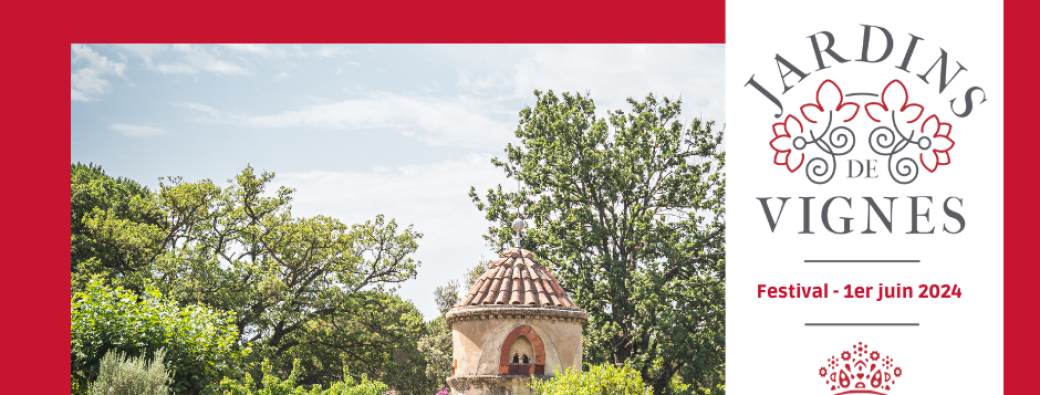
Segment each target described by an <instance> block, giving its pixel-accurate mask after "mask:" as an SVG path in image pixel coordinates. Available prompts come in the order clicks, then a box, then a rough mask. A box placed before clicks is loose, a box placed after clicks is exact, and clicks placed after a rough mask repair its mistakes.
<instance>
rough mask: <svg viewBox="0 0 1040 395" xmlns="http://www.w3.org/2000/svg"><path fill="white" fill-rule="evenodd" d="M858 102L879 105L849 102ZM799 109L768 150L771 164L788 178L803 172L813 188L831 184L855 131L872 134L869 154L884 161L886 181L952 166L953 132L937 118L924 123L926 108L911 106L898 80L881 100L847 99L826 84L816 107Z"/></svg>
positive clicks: (781, 125) (777, 128)
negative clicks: (803, 168) (798, 115)
mask: <svg viewBox="0 0 1040 395" xmlns="http://www.w3.org/2000/svg"><path fill="white" fill-rule="evenodd" d="M859 96H869V97H876V98H877V99H878V100H877V101H875V102H868V103H866V104H864V105H862V106H861V105H860V104H859V103H855V102H852V101H850V100H849V98H850V97H859ZM861 108H862V109H863V110H864V111H860V109H861ZM800 109H801V118H799V117H797V116H796V115H794V114H789V115H788V116H787V117H786V118H784V121H783V122H778V123H775V124H773V139H772V140H770V142H769V145H770V146H771V147H772V148H773V151H774V156H773V163H774V164H776V165H779V166H785V167H786V169H787V170H788V171H789V172H791V173H794V172H796V171H798V170H799V169H800V168H802V167H803V166H804V167H805V175H806V178H808V179H809V181H812V182H813V183H815V184H826V183H827V182H830V180H831V179H833V178H834V174H835V173H836V172H837V167H838V163H839V162H838V161H839V159H840V157H842V156H844V155H847V154H849V153H850V152H852V150H853V148H855V146H856V133H855V132H853V127H856V128H858V129H860V130H865V129H866V128H867V127H869V128H870V134H869V136H868V138H867V140H868V143H869V145H870V149H871V150H872V151H873V152H874V154H876V155H878V156H881V157H882V160H883V161H884V162H885V163H886V167H887V170H888V174H889V176H890V177H891V178H892V180H894V181H895V182H897V183H899V184H909V183H912V182H914V180H916V179H917V176H918V173H919V168H920V167H924V169H925V170H928V172H929V173H933V172H935V171H936V170H937V169H938V168H939V166H945V165H949V164H950V150H951V149H952V148H953V146H954V141H953V140H952V139H951V138H950V131H951V130H952V126H951V125H950V124H949V123H945V122H942V121H940V120H939V117H938V115H935V114H933V115H930V116H928V117H923V114H924V107H923V106H921V105H920V104H917V103H911V102H910V96H909V93H908V92H907V90H906V86H905V85H903V83H902V82H901V81H899V80H893V81H891V82H889V83H888V84H887V85H886V86H885V87H884V89H882V91H881V94H880V95H878V94H872V93H857V94H849V95H845V94H843V93H842V90H841V88H840V87H839V86H838V84H837V83H835V82H834V81H831V80H826V81H824V82H823V83H821V84H820V87H819V88H818V89H817V90H816V101H815V102H814V103H808V104H805V105H802V106H801V108H800ZM864 113H865V114H866V119H864V117H863V116H862V115H861V114H864ZM857 117H858V119H857ZM922 118H923V119H924V120H923V121H921V119H922ZM803 121H804V122H803ZM806 157H808V160H806Z"/></svg>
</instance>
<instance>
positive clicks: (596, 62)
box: [70, 44, 726, 395]
mask: <svg viewBox="0 0 1040 395" xmlns="http://www.w3.org/2000/svg"><path fill="white" fill-rule="evenodd" d="M71 57H72V62H71V65H72V77H71V78H72V96H71V107H72V133H71V140H72V157H71V208H72V209H71V282H70V296H71V321H72V323H71V325H72V327H71V333H72V337H71V383H72V392H73V393H74V394H91V395H95V394H177V395H182V394H184V395H187V394H192V395H202V394H226V395H247V394H249V395H252V394H257V395H259V394H269V395H275V394H328V395H332V394H357V395H377V394H379V395H381V394H401V395H405V394H408V395H412V394H415V395H419V394H426V395H433V394H440V395H446V394H449V393H453V394H464V395H470V394H536V393H537V394H553V395H557V394H558V395H563V394H586V393H611V394H647V395H649V394H653V395H665V394H668V395H673V394H675V395H678V394H691V395H692V394H711V395H715V394H724V392H725V374H724V373H725V339H726V338H725V314H726V309H725V279H726V271H725V242H724V241H725V229H726V213H725V186H726V173H725V161H726V156H725V140H724V138H723V131H724V129H725V120H724V113H725V112H724V93H725V92H724V90H723V88H722V86H723V78H724V75H723V61H724V46H722V45H367V44H365V45H361V44H358V45H254V44H236V45H186V44H185V45H137V44H135V45H103V44H99V45H94V44H92V45H79V44H77V45H73V46H72V50H71Z"/></svg>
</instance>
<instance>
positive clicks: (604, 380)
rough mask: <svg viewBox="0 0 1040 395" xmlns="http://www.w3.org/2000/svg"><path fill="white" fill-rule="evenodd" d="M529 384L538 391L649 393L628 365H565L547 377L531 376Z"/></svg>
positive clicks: (553, 394)
mask: <svg viewBox="0 0 1040 395" xmlns="http://www.w3.org/2000/svg"><path fill="white" fill-rule="evenodd" d="M531 388H533V389H534V391H535V393H537V394H538V395H649V394H650V393H651V392H652V391H650V389H649V388H647V387H645V386H644V385H643V377H642V376H640V375H639V372H638V371H636V370H635V369H632V368H630V367H628V366H624V367H621V368H617V367H614V366H611V365H594V366H592V367H590V368H589V370H588V371H587V372H582V371H581V370H577V369H571V368H568V369H567V371H566V372H564V373H560V372H559V370H557V371H556V372H555V376H554V377H553V378H551V379H548V380H534V381H533V382H532V383H531Z"/></svg>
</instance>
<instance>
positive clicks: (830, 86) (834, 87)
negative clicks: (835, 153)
mask: <svg viewBox="0 0 1040 395" xmlns="http://www.w3.org/2000/svg"><path fill="white" fill-rule="evenodd" d="M827 111H834V112H835V113H837V114H836V115H837V117H836V118H837V119H841V120H842V122H848V121H851V120H852V118H855V117H856V114H857V113H859V104H856V103H845V96H844V95H842V93H841V88H839V87H838V84H835V83H834V81H831V80H826V81H823V83H821V84H820V87H819V88H817V89H816V103H809V104H806V105H803V106H802V116H803V117H805V119H806V120H807V121H809V122H811V123H816V122H818V121H826V120H827Z"/></svg>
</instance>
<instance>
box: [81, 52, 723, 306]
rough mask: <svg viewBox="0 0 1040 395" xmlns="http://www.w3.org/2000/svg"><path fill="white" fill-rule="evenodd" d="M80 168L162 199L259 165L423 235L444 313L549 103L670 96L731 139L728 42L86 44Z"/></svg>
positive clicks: (425, 263)
mask: <svg viewBox="0 0 1040 395" xmlns="http://www.w3.org/2000/svg"><path fill="white" fill-rule="evenodd" d="M71 58H72V62H71V74H72V79H71V85H72V93H71V107H72V125H71V128H72V131H71V144H72V158H71V161H72V163H75V162H82V163H95V164H98V165H101V166H102V167H103V168H104V169H105V171H106V173H108V174H109V175H111V176H116V177H119V176H122V177H128V178H130V179H133V180H136V181H138V182H141V183H142V184H144V185H147V186H149V187H151V188H153V189H154V188H155V187H157V186H158V178H159V177H164V176H182V177H184V179H185V180H186V181H198V180H202V179H207V178H208V179H211V180H213V181H214V182H217V183H218V184H220V185H226V184H227V182H226V181H227V180H228V179H230V178H232V177H233V176H234V175H235V174H237V173H239V172H241V171H242V169H244V168H245V167H246V166H247V165H252V166H253V167H254V168H256V169H257V170H266V171H272V172H274V173H275V174H276V177H275V179H274V181H273V184H275V186H282V185H284V186H287V187H291V188H295V189H296V193H294V195H293V196H294V200H293V205H292V210H293V214H294V215H295V216H314V215H326V216H331V217H334V218H338V219H340V220H342V221H344V222H345V223H359V222H364V221H366V220H370V219H372V218H374V217H375V216H376V215H377V214H384V215H385V216H386V217H387V218H394V219H396V220H397V222H398V223H399V224H401V225H409V224H411V225H414V227H415V229H416V230H417V231H419V232H421V233H423V235H424V236H423V238H422V239H421V240H420V241H419V249H418V250H417V251H416V253H415V255H414V258H415V259H416V260H418V261H421V262H422V264H421V266H420V267H419V269H418V276H417V278H416V279H414V280H410V281H407V282H405V283H403V284H402V286H401V287H400V289H398V290H397V292H398V293H399V294H401V296H402V297H404V298H405V299H408V300H411V301H412V302H413V303H415V305H416V306H417V307H418V308H419V309H420V311H422V312H423V314H424V316H425V317H426V319H433V318H435V317H436V316H437V315H438V314H439V312H438V311H437V307H436V304H435V303H434V300H433V291H434V288H436V287H437V286H440V285H444V284H446V283H447V282H448V281H450V280H452V279H458V278H461V277H462V276H463V274H464V273H465V271H466V270H467V269H469V268H471V267H473V266H474V265H476V263H477V262H478V261H480V260H481V259H491V258H493V257H495V256H496V254H495V252H494V251H492V249H491V248H490V247H488V246H487V245H486V244H485V242H484V239H483V238H482V235H483V234H485V233H486V231H487V228H488V222H487V220H486V219H485V218H484V214H483V213H481V212H480V211H478V210H477V209H476V207H475V206H474V204H473V202H472V201H471V200H470V198H469V197H468V196H467V194H468V192H469V190H470V187H471V186H473V187H476V188H477V190H478V191H486V190H487V189H489V188H492V187H494V186H496V185H498V184H502V185H503V187H504V188H505V189H507V190H509V189H515V182H513V181H510V180H507V179H506V177H505V175H504V173H503V172H502V171H501V170H500V169H496V168H495V167H494V166H492V165H491V163H490V161H491V158H493V157H496V156H498V157H501V156H502V154H503V150H504V148H505V146H506V144H508V143H514V144H515V143H517V142H518V141H519V140H518V139H517V138H516V137H515V135H514V132H515V131H516V128H517V125H518V121H519V116H518V113H519V112H520V111H521V110H522V109H524V108H525V107H527V106H530V105H532V104H533V103H534V94H533V92H534V90H536V89H537V90H542V91H548V90H553V91H554V92H556V93H562V92H580V93H583V94H584V93H589V94H591V97H592V99H593V100H594V101H595V102H596V108H597V113H599V114H600V115H603V114H605V113H606V111H610V110H617V109H624V110H628V109H629V105H628V103H626V101H625V100H626V99H627V98H629V97H631V98H636V99H642V98H644V97H646V95H647V94H649V93H653V94H655V95H657V96H658V97H660V96H667V97H670V98H674V97H681V98H682V100H683V106H682V111H683V113H682V120H683V121H685V122H687V123H688V122H689V121H692V120H693V119H694V118H701V119H703V120H714V121H716V123H717V125H719V126H721V125H724V124H725V119H724V118H723V117H724V115H725V108H724V106H723V105H724V102H725V101H724V100H725V97H724V95H725V91H724V88H723V82H724V78H725V74H724V71H723V67H724V60H725V50H724V46H723V45H708V44H690V45H675V44H669V45H606V44H595V45H472V44H471V45H402V44H389V45H369V44H351V45H260V44H229V45H188V44H183V45H166V44H163V45H150V44H134V45H82V44H74V45H72V50H71Z"/></svg>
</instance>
